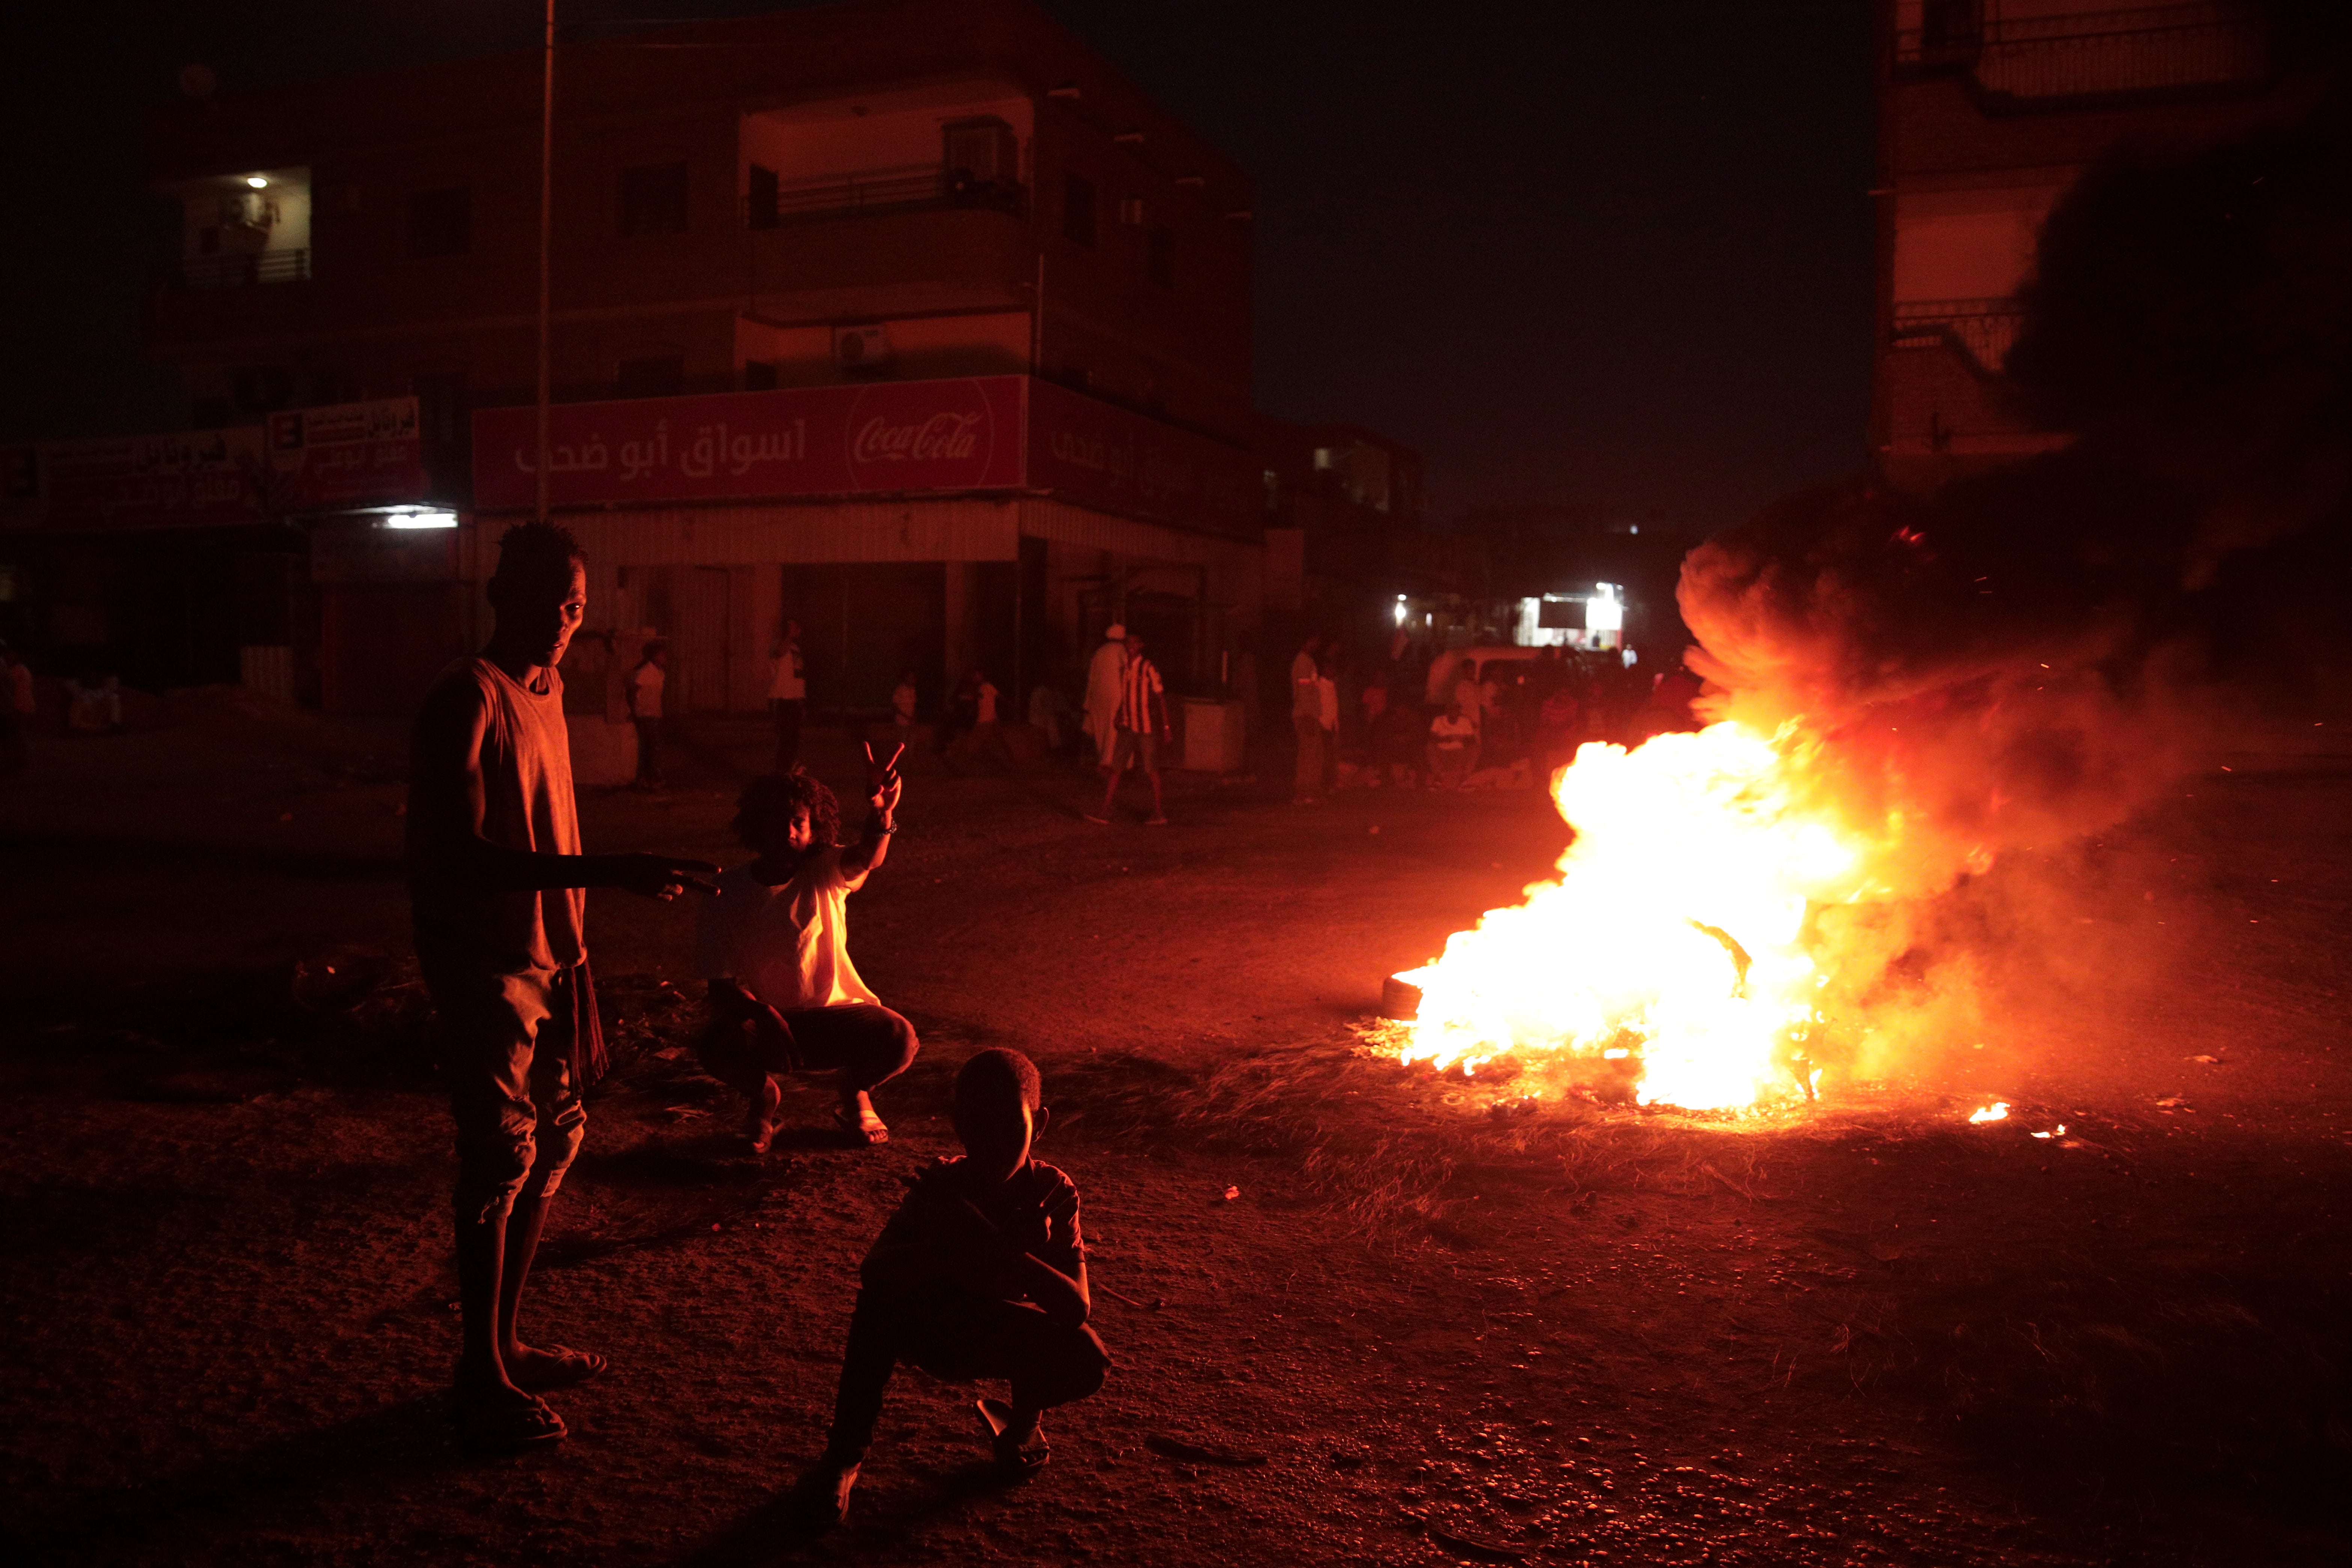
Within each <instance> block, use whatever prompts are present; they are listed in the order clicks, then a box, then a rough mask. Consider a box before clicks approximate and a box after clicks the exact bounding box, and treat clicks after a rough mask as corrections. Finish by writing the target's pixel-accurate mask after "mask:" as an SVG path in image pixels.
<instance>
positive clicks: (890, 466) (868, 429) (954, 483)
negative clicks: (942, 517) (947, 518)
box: [849, 380, 1016, 490]
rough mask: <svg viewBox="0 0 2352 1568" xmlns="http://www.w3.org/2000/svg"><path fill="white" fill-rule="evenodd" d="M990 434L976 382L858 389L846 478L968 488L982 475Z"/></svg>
mask: <svg viewBox="0 0 2352 1568" xmlns="http://www.w3.org/2000/svg"><path fill="white" fill-rule="evenodd" d="M995 437H996V421H995V418H994V416H993V415H992V410H991V409H990V407H989V400H988V396H987V393H986V390H985V389H984V388H983V387H982V384H981V383H980V382H979V381H977V380H972V381H917V382H885V383H881V384H877V385H873V386H866V387H861V388H859V389H858V393H857V401H856V404H855V405H853V406H852V407H851V409H850V415H849V469H850V476H851V479H852V480H853V482H854V487H855V488H856V489H861V490H908V489H919V490H952V489H975V488H977V487H979V486H980V485H981V484H982V483H983V482H984V481H985V479H987V476H988V460H989V458H990V457H991V456H992V455H993V452H994V449H995V446H996V439H995ZM1013 444H1016V443H1008V445H1013Z"/></svg>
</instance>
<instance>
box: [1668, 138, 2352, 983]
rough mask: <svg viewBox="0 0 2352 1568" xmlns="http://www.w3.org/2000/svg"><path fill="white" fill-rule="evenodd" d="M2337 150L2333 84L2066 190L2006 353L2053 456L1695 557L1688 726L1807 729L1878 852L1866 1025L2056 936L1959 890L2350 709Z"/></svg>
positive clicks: (2348, 399)
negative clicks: (1881, 880) (1883, 859)
mask: <svg viewBox="0 0 2352 1568" xmlns="http://www.w3.org/2000/svg"><path fill="white" fill-rule="evenodd" d="M2347 129H2352V116H2347V110H2346V104H2345V101H2344V100H2343V98H2342V96H2341V94H2340V93H2330V94H2327V95H2325V96H2324V97H2323V99H2322V100H2321V101H2320V102H2319V105H2318V107H2317V108H2316V109H2315V110H2314V111H2313V112H2312V113H2310V114H2309V115H2308V116H2307V117H2306V118H2305V120H2304V121H2302V122H2301V123H2299V124H2297V125H2294V126H2293V127H2288V128H2282V129H2276V130H2272V131H2268V132H2263V133H2261V134H2259V135H2256V136H2254V137H2252V138H2250V139H2248V140H2246V141H2243V142H2237V143H2234V144H2231V145H2229V146H2225V147H2220V148H2214V149H2210V150H2206V151H2201V152H2197V153H2185V154H2171V155H2158V154H2153V153H2132V154H2128V155H2125V156H2120V157H2117V158H2116V159H2114V160H2112V161H2111V162H2109V163H2107V164H2105V166H2103V167H2100V168H2098V169H2095V170H2094V171H2093V172H2092V173H2091V174H2088V175H2086V176H2085V177H2084V179H2083V180H2082V181H2081V182H2079V183H2078V184H2077V185H2076V187H2075V188H2074V190H2073V191H2072V192H2071V193H2070V194H2069V195H2068V196H2067V197H2066V198H2065V199H2064V201H2063V202H2062V204H2061V205H2059V207H2058V208H2057V209H2056V210H2055V211H2054V212H2053V215H2052V216H2051V218H2050V220H2049V223H2048V225H2047V226H2046V228H2045V230H2044V232H2043V236H2042V247H2041V253H2040V260H2039V268H2038V274H2037V276H2036V278H2035V279H2034V280H2033V282H2032V286H2031V289H2030V290H2029V292H2028V294H2027V297H2026V305H2027V309H2028V312H2029V314H2028V321H2027V323H2026V326H2025V328H2024V330H2023V331H2022V333H2021V337H2020V339H2019V341H2018V342H2017V345H2016V347H2015V349H2014V350H2013V352H2012V353H2011V356H2010V360H2009V363H2008V379H2009V381H2010V383H2011V396H2012V398H2013V400H2014V405H2015V407H2016V408H2017V409H2018V410H2019V411H2020V412H2021V413H2022V414H2023V415H2024V416H2027V417H2028V418H2030V419H2031V420H2032V422H2033V423H2034V424H2035V425H2037V426H2039V427H2040V428H2042V429H2045V430H2052V431H2066V432H2072V433H2074V439H2073V441H2072V442H2071V444H2070V445H2068V446H2067V447H2065V448H2064V449H2063V450H2060V451H2056V452H2053V453H2050V454H2048V455H2046V456H2042V457H2039V458H2032V459H2030V460H2027V461H2023V462H2020V463H2017V464H2015V465H2013V466H2011V467H2008V468H2001V469H1999V470H1997V471H1994V472H1990V473H1986V474H1982V475H1979V476H1976V477H1972V478H1969V479H1961V480H1958V481H1955V482H1952V483H1949V484H1948V485H1946V486H1944V487H1943V488H1942V489H1938V490H1937V491H1935V492H1933V493H1929V494H1906V493H1901V492H1898V491H1895V490H1894V489H1889V488H1887V487H1885V486H1883V485H1877V484H1873V483H1869V482H1861V481H1858V482H1855V483H1853V484H1849V485H1845V486H1840V487H1832V488H1829V489H1821V490H1816V491H1812V492H1809V493H1806V494H1802V495H1799V496H1796V497H1792V498H1790V499H1789V500H1785V501H1782V502H1780V504H1778V505H1776V506H1774V507H1771V508H1769V509H1768V510H1766V511H1764V512H1763V513H1762V514H1760V515H1759V516H1758V517H1756V518H1755V519H1753V520H1752V521H1749V522H1748V523H1747V524H1745V525H1744V526H1742V527H1739V528H1738V529H1735V530H1732V531H1728V532H1727V533H1725V534H1723V535H1721V536H1718V537H1717V539H1715V540H1713V541H1711V542H1708V543H1706V544H1705V545H1703V546H1701V547H1700V548H1699V549H1697V550H1696V551H1695V552H1692V553H1691V555H1690V556H1689V557H1688V558H1687V559H1686V561H1685V563H1684V567H1683V573H1682V579H1681V584H1680V589H1679V595H1678V596H1679V600H1680V605H1681V608H1682V613H1683V616H1684V619H1685V622H1686V623H1687V624H1688V625H1689V626H1690V628H1691V631H1692V633H1693V635H1694V636H1695V637H1696V639H1697V647H1695V648H1694V649H1692V650H1691V652H1690V654H1689V656H1688V663H1689V665H1690V667H1691V668H1693V669H1694V670H1695V671H1696V672H1697V673H1698V674H1699V675H1701V676H1702V677H1704V678H1705V679H1706V681H1707V682H1708V687H1709V690H1708V695H1707V696H1706V698H1704V699H1703V700H1702V703H1703V710H1704V711H1706V713H1707V715H1708V716H1709V717H1713V718H1737V719H1739V720H1742V721H1747V722H1748V723H1751V724H1754V725H1757V726H1759V727H1762V728H1765V729H1768V730H1769V729H1772V728H1776V727H1778V726H1779V725H1780V724H1781V723H1783V722H1785V721H1798V722H1799V723H1800V724H1801V728H1802V730H1803V731H1804V732H1805V733H1806V734H1808V735H1809V736H1811V737H1813V738H1815V739H1817V740H1818V741H1819V742H1820V752H1819V756H1820V758H1821V759H1822V766H1821V767H1819V768H1818V769H1816V770H1815V772H1816V773H1818V774H1819V776H1820V778H1821V780H1822V789H1823V791H1824V794H1825V796H1827V797H1828V798H1830V799H1831V800H1832V802H1833V803H1834V805H1836V807H1837V809H1839V810H1840V811H1842V812H1843V813H1846V814H1847V815H1848V816H1850V817H1851V818H1852V819H1853V821H1854V822H1855V823H1856V824H1857V825H1858V826H1860V827H1861V828H1862V829H1863V830H1864V831H1872V830H1874V828H1876V829H1879V830H1884V829H1885V826H1886V825H1888V824H1894V825H1896V826H1897V828H1898V829H1899V836H1900V837H1901V838H1902V841H1903V843H1904V845H1905V850H1904V852H1903V854H1901V855H1900V856H1898V857H1895V858H1893V861H1892V864H1893V866H1894V869H1893V871H1892V872H1891V873H1890V881H1889V883H1888V885H1886V886H1885V887H1883V888H1881V889H1878V890H1877V891H1878V893H1879V895H1880V897H1879V899H1878V900H1877V901H1876V902H1875V903H1874V905H1873V906H1872V907H1870V908H1868V909H1849V910H1835V911H1826V912H1824V914H1823V915H1822V920H1823V921H1824V922H1825V923H1826V924H1827V925H1830V926H1836V927H1839V928H1841V930H1842V933H1843V934H1842V936H1841V937H1840V940H1841V941H1842V942H1843V943H1844V944H1845V945H1847V946H1848V947H1849V949H1850V950H1851V952H1850V954H1849V956H1853V955H1859V956H1860V957H1861V958H1863V959H1864V960H1866V962H1863V963H1857V964H1852V965H1849V966H1848V967H1849V970H1850V973H1851V976H1852V978H1851V984H1853V986H1855V987H1858V988H1859V989H1861V990H1863V991H1865V992H1867V991H1873V990H1874V992H1875V994H1874V996H1873V997H1872V998H1871V1000H1872V1001H1873V1005H1874V1006H1876V1007H1880V1008H1881V1010H1882V1011H1883V1005H1884V1004H1885V1001H1886V999H1887V997H1888V996H1889V995H1890V994H1894V993H1895V992H1899V991H1901V990H1902V989H1903V988H1904V985H1906V984H1908V985H1910V986H1911V987H1912V990H1913V992H1914V993H1915V994H1919V993H1921V991H1922V988H1923V987H1924V988H1925V989H1926V990H1930V991H1932V990H1936V989H1937V987H1936V986H1934V985H1933V984H1930V983H1929V981H1928V980H1927V979H1923V978H1922V977H1923V976H1924V975H1927V973H1929V972H1930V971H1932V970H1934V969H1935V968H1936V967H1937V966H1938V965H1941V966H1943V969H1944V972H1945V977H1946V980H1947V982H1948V984H1945V985H1944V986H1943V987H1942V988H1941V990H1942V994H1943V999H1944V1001H1946V1002H1948V1003H1949V1002H1952V1001H1953V999H1954V998H1958V997H1961V996H1963V995H1966V996H1970V997H1973V996H1974V995H1975V988H1974V985H1973V981H1972V979H1971V980H1970V981H1969V983H1966V984H1963V983H1961V981H1960V980H1958V979H1956V978H1955V976H1956V975H1957V974H1958V972H1959V971H1961V970H1969V971H1971V972H1972V973H1980V972H1981V971H1982V970H1983V968H1984V966H1985V965H1986V964H1987V963H1990V962H1994V960H1993V959H1992V958H1991V957H1990V956H1989V955H1990V953H1991V952H1992V950H1993V949H1995V948H1998V947H1999V946H2000V942H2002V941H2003V940H2004V939H2005V938H2007V939H2014V938H2015V937H2017V936H2019V935H2022V934H2032V935H2033V936H2035V937H2036V939H2037V940H2039V938H2040V937H2041V936H2042V935H2044V934H2046V933H2043V932H2040V931H2034V932H2025V931H2022V930H2021V929H2020V928H2019V927H2018V925H2017V924H2016V920H2015V916H2016V911H2015V910H2007V911H2004V912H2003V913H2002V914H2001V915H2000V917H1999V918H1998V919H1995V918H1992V917H1991V916H1990V915H1989V914H1988V912H1987V910H1988V907H1989V906H1988V904H1987V900H1986V896H1985V894H1984V893H1983V891H1982V889H1981V888H1979V889H1973V890H1971V889H1969V884H1970V883H1972V882H1974V881H1976V880H1977V879H1980V878H1981V877H1982V876H1983V875H1984V873H1986V872H1987V871H1988V870H1989V869H1990V868H1991V867H1992V866H1993V865H1994V864H1995V863H1996V862H1997V861H1999V860H2000V859H2001V858H2003V857H2004V856H2007V855H2010V854H2011V853H2012V852H2015V851H2020V850H2033V851H2039V852H2041V853H2042V854H2044V855H2047V854H2052V853H2056V852H2060V851H2063V849H2064V847H2066V846H2068V845H2070V844H2074V843H2076V842H2077V841H2080V840H2081V839H2083V838H2084V837H2085V836H2087V835H2091V834H2094V833H2097V832H2099V831H2100V830H2102V829H2105V828H2106V827H2109V826H2112V825H2114V824H2116V823H2118V822H2120V821H2123V820H2124V819H2126V817H2128V816H2131V815H2132V814H2134V813H2135V812H2137V811H2138V810H2139V809H2140V808H2141V807H2142V806H2143V805H2146V804H2147V802H2148V801H2149V800H2150V799H2151V797H2152V796H2154V795H2156V794H2158V792H2160V791H2162V790H2164V789H2166V788H2167V786H2168V785H2169V784H2172V783H2174V782H2175V781H2176V780H2177V779H2178V778H2179V774H2180V773H2181V771H2182V769H2183V768H2184V766H2185V764H2186V762H2187V760H2188V758H2189V754H2190V752H2191V749H2192V747H2194V746H2198V745H2207V746H2210V745H2211V744H2212V743H2213V742H2214V739H2215V737H2216V736H2217V735H2218V734H2219V733H2220V732H2221V725H2222V723H2223V721H2224V720H2225V719H2226V718H2228V717H2230V716H2232V715H2242V714H2244V713H2247V712H2250V711H2270V712H2274V713H2290V712H2291V713H2294V714H2297V715H2300V716H2302V717H2303V718H2305V720H2306V721H2307V720H2308V719H2309V718H2312V717H2318V716H2321V714H2322V713H2323V712H2324V711H2326V710H2330V709H2331V706H2332V705H2335V706H2340V705H2341V703H2342V702H2343V700H2344V695H2345V691H2346V672H2347V668H2352V659H2348V658H2347V655H2346V646H2347V645H2346V628H2347V626H2352V595H2347V584H2352V572H2347V565H2352V557H2348V556H2347V535H2352V529H2347V501H2352V284H2347V279H2352V134H2347ZM1955 887H1959V888H1961V889H1963V892H1962V893H1961V894H1960V895H1959V896H1958V898H1957V899H1955V898H1946V899H1943V900H1941V901H1940V902H1938V901H1934V900H1935V896H1936V895H1939V894H1946V893H1947V892H1948V890H1949V889H1954V888H1955ZM1919 900H1929V901H1927V902H1921V901H1919ZM1970 900H1974V901H1973V902H1971V901H1970ZM1931 1010H1932V1009H1931ZM1945 1014H1946V1021H1947V1022H1948V1021H1949V1017H1948V1015H1949V1008H1948V1007H1947V1008H1946V1009H1945Z"/></svg>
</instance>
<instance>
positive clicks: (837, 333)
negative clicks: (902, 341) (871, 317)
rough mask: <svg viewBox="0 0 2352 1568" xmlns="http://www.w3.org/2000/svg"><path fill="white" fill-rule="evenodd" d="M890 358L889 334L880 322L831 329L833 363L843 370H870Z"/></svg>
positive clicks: (885, 362) (887, 361)
mask: <svg viewBox="0 0 2352 1568" xmlns="http://www.w3.org/2000/svg"><path fill="white" fill-rule="evenodd" d="M889 360H890V334H889V332H888V331H887V330H886V329H885V328H884V327H883V326H882V325H881V323H880V322H878V321H877V322H874V323H872V324H870V325H866V326H857V327H835V328H834V329H833V363H835V364H837V365H839V366H840V367H841V368H842V369H844V370H870V369H873V368H874V367H875V366H877V365H882V364H887V363H889Z"/></svg>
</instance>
